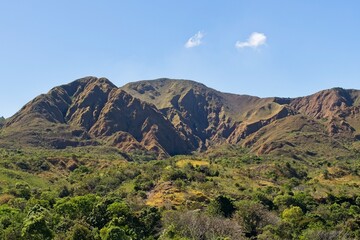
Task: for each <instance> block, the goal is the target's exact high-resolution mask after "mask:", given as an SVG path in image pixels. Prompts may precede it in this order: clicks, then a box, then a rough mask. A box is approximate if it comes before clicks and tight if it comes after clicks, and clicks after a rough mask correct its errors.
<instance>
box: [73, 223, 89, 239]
mask: <svg viewBox="0 0 360 240" xmlns="http://www.w3.org/2000/svg"><path fill="white" fill-rule="evenodd" d="M70 239H71V240H85V239H86V240H92V239H94V237H93V235H92V232H91V231H90V230H89V228H87V227H86V226H84V225H82V224H79V223H78V224H76V225H75V226H74V228H73V230H72V233H71V237H70Z"/></svg>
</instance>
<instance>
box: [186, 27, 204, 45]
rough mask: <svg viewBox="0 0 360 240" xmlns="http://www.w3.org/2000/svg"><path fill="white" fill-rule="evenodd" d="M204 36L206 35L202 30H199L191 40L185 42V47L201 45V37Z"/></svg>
mask: <svg viewBox="0 0 360 240" xmlns="http://www.w3.org/2000/svg"><path fill="white" fill-rule="evenodd" d="M203 37H204V34H203V33H202V32H201V31H199V32H197V33H196V34H195V35H194V36H192V37H191V38H189V40H188V41H187V42H186V43H185V47H186V48H192V47H197V46H199V45H201V44H202V41H201V39H202V38H203Z"/></svg>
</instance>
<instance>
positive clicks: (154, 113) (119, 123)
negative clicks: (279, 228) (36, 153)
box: [0, 76, 360, 158]
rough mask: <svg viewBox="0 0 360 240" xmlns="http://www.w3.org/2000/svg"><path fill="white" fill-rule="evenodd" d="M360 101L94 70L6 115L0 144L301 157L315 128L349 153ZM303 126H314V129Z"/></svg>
mask: <svg viewBox="0 0 360 240" xmlns="http://www.w3.org/2000/svg"><path fill="white" fill-rule="evenodd" d="M359 105H360V91H359V90H354V89H349V90H346V89H342V88H332V89H327V90H323V91H319V92H317V93H315V94H312V95H309V96H305V97H298V98H279V97H269V98H260V97H256V96H250V95H238V94H231V93H223V92H220V91H217V90H215V89H212V88H208V87H207V86H205V85H204V84H202V83H198V82H195V81H191V80H174V79H167V78H161V79H155V80H143V81H138V82H132V83H128V84H125V85H124V86H122V87H117V86H115V84H113V83H112V82H110V81H109V80H108V79H106V78H96V77H92V76H89V77H84V78H80V79H77V80H75V81H72V82H70V83H69V84H64V85H61V86H57V87H54V88H52V89H51V90H50V91H49V92H48V93H46V94H41V95H39V96H38V97H36V98H34V99H33V100H32V101H30V102H29V103H27V104H26V105H25V106H24V107H23V108H21V109H20V110H19V111H18V112H17V113H16V114H15V115H14V116H12V117H10V118H9V119H7V120H6V121H5V123H4V126H3V127H2V130H1V134H0V143H2V144H5V143H6V142H8V143H12V144H15V143H17V142H20V144H30V145H35V146H38V145H41V146H43V147H55V148H64V147H67V146H73V147H76V146H83V145H98V144H100V145H102V144H105V145H112V146H117V147H118V148H120V149H121V150H123V151H134V150H139V149H140V150H146V151H151V152H155V153H156V154H158V155H159V156H163V157H165V156H168V155H177V154H189V153H191V152H193V151H204V150H207V149H210V148H211V147H213V146H218V145H221V144H239V145H241V146H243V147H247V148H250V149H251V150H252V151H253V152H255V153H257V154H267V153H271V152H276V151H280V152H282V153H285V154H288V155H290V156H293V155H294V152H296V155H297V157H299V158H302V157H308V156H307V155H306V154H304V153H303V152H302V151H301V149H305V148H306V149H307V147H305V146H306V142H304V136H303V135H306V134H307V135H311V134H310V133H312V132H311V131H313V132H314V133H317V136H316V137H315V136H313V137H310V139H312V140H314V139H316V138H320V139H318V140H317V141H320V142H322V143H326V144H325V145H331V144H333V143H334V145H336V146H340V147H339V148H338V150H339V151H338V152H339V153H341V154H346V147H344V146H345V145H346V146H349V144H350V145H351V146H353V145H354V146H355V147H357V146H358V145H357V144H356V142H357V141H358V139H360V137H359V136H360V135H359V131H360V114H359ZM298 125H299V126H303V127H304V126H308V127H309V126H311V127H309V129H311V131H310V130H309V132H307V131H304V130H303V127H302V128H301V127H299V126H298ZM285 126H286V127H285ZM274 129H277V130H276V131H274ZM305 133H306V134H305ZM296 135H298V136H296ZM295 136H296V137H295ZM16 138H20V139H18V140H17V139H16ZM312 140H311V141H312ZM311 141H310V140H309V142H311ZM335 143H336V144H335ZM324 149H328V147H324ZM320 152H321V154H322V155H331V154H330V153H326V152H324V151H320Z"/></svg>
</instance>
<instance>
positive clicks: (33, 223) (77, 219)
mask: <svg viewBox="0 0 360 240" xmlns="http://www.w3.org/2000/svg"><path fill="white" fill-rule="evenodd" d="M152 159H153V160H152ZM0 160H1V161H0V163H1V164H0V182H1V188H0V238H1V239H254V238H257V239H324V238H326V239H357V238H359V237H360V222H359V218H360V195H359V185H360V164H359V160H360V155H359V153H356V152H354V153H353V155H352V156H349V157H348V158H346V159H338V160H322V159H317V160H306V161H302V160H293V159H291V158H288V157H275V156H270V155H267V156H266V155H265V156H261V157H259V156H256V155H253V154H251V153H249V151H248V150H247V149H244V148H241V147H239V146H236V145H224V146H222V147H219V148H217V149H214V150H211V151H207V152H205V153H202V154H196V155H192V156H182V155H179V156H175V157H171V158H168V159H164V160H156V156H155V155H153V156H150V155H147V154H143V153H141V152H137V153H135V152H134V153H132V154H125V153H123V152H120V151H119V150H118V149H116V148H111V147H101V146H95V147H94V146H88V147H78V148H66V149H63V150H49V149H44V148H21V149H1V150H0Z"/></svg>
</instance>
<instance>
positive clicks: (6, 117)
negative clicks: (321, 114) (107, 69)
mask: <svg viewBox="0 0 360 240" xmlns="http://www.w3.org/2000/svg"><path fill="white" fill-rule="evenodd" d="M88 77H95V78H98V79H100V78H105V79H107V80H109V81H110V82H111V83H113V84H114V85H115V86H116V87H117V88H121V87H123V86H125V85H127V84H128V83H136V82H142V81H157V80H162V79H166V80H174V81H190V82H195V83H199V84H203V85H204V86H205V87H207V88H211V89H214V90H216V91H219V92H222V93H228V94H236V95H248V96H253V97H260V96H256V95H250V94H246V93H234V92H225V91H220V90H218V89H215V88H212V87H209V86H207V85H206V84H204V83H202V82H199V81H195V80H192V79H175V78H167V77H160V78H156V79H141V80H137V81H131V82H127V83H124V84H123V85H121V86H118V85H116V84H115V83H114V82H113V81H112V80H111V79H109V78H107V77H104V76H101V77H99V76H84V77H81V78H77V79H74V80H72V81H69V82H67V83H63V84H60V85H58V86H53V87H52V88H55V87H60V86H62V85H67V84H70V83H71V82H74V81H77V80H80V79H83V78H88ZM52 88H50V89H48V91H47V92H43V93H40V94H38V95H37V96H39V95H41V94H47V93H48V92H49V91H50V90H51V89H52ZM332 89H344V90H358V91H360V89H353V88H342V87H331V88H327V89H321V90H319V91H316V92H313V93H311V94H309V95H312V94H315V93H317V92H321V91H326V90H332ZM309 95H302V96H293V97H289V96H261V97H260V98H272V97H274V98H275V97H278V98H297V97H306V96H309ZM37 96H34V97H33V99H34V98H36V97H37ZM31 100H32V99H31ZM31 100H30V101H31ZM30 101H29V102H30ZM27 103H28V102H26V103H24V104H23V106H25V105H26V104H27ZM20 109H21V108H19V109H18V110H16V112H18V111H19V110H20ZM16 112H15V113H16ZM15 113H14V114H15ZM14 114H13V115H14ZM13 115H11V116H4V115H1V114H0V118H1V117H4V118H5V119H8V118H11V117H12V116H13Z"/></svg>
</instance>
